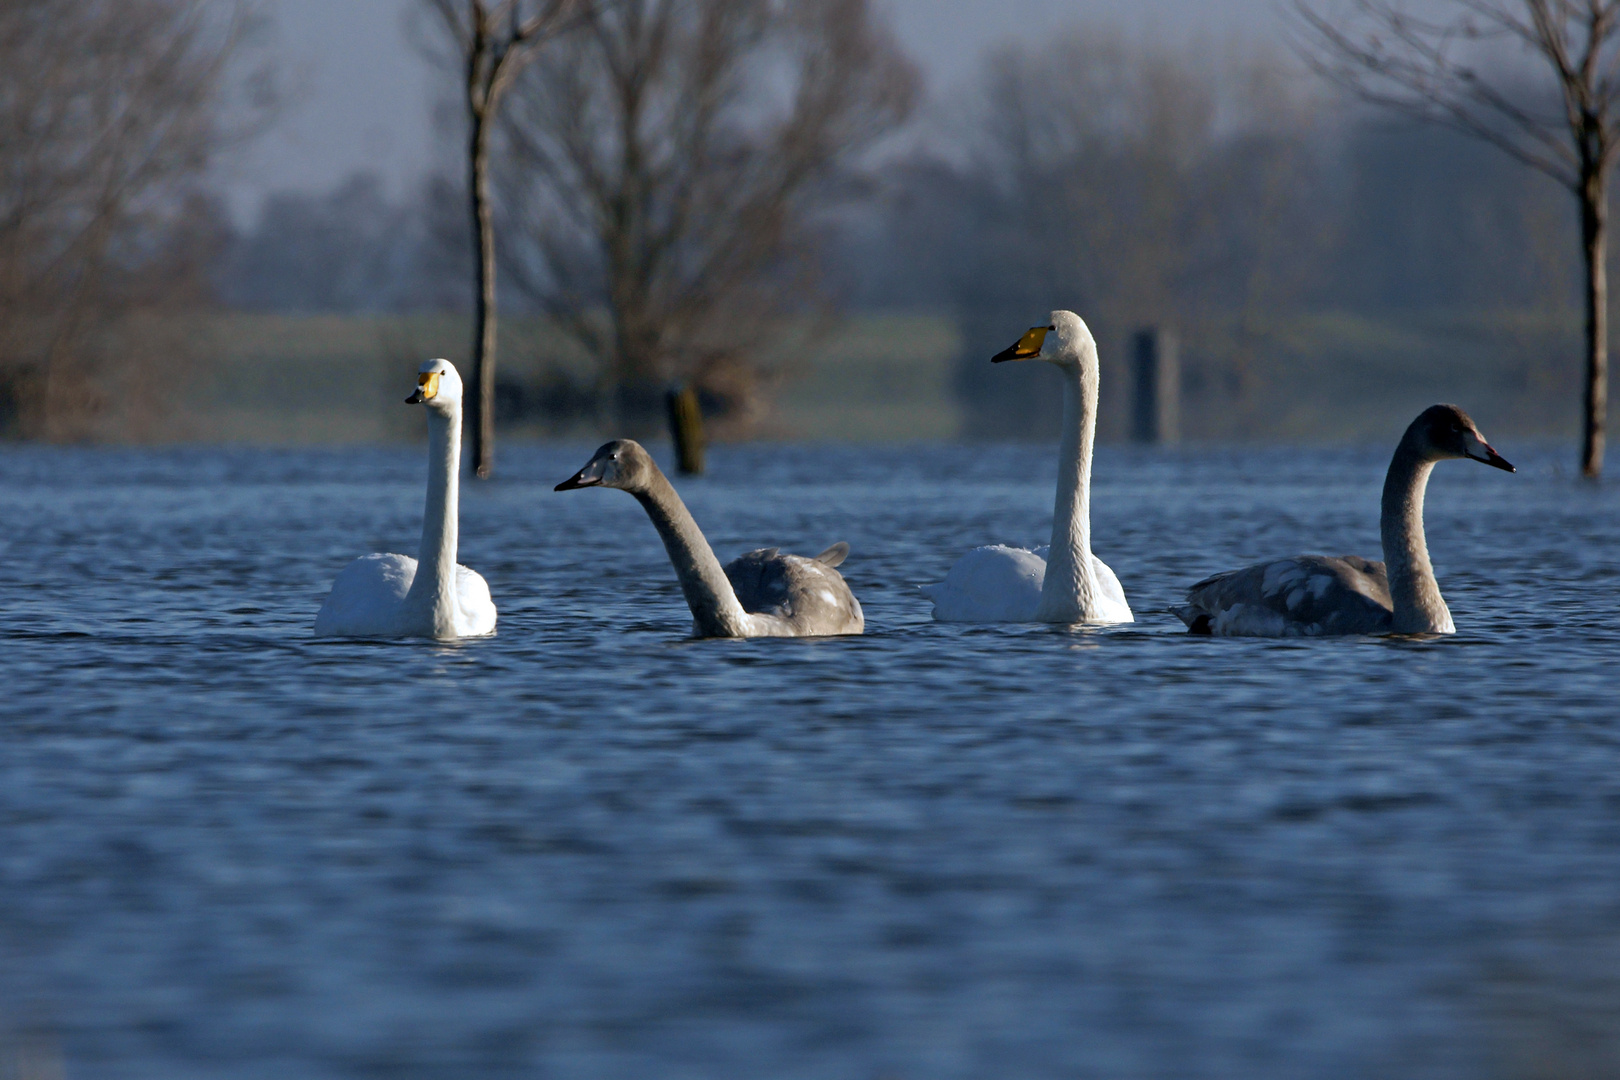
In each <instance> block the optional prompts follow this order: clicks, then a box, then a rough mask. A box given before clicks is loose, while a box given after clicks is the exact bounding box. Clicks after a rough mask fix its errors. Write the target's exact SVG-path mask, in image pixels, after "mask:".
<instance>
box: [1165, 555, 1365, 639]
mask: <svg viewBox="0 0 1620 1080" xmlns="http://www.w3.org/2000/svg"><path fill="white" fill-rule="evenodd" d="M1174 610H1175V613H1176V615H1177V616H1178V617H1180V619H1181V620H1182V621H1183V622H1185V623H1186V624H1187V627H1188V629H1190V630H1192V631H1194V632H1195V633H1208V634H1223V635H1230V636H1252V637H1317V636H1324V637H1326V636H1333V635H1339V634H1379V633H1386V632H1388V630H1389V626H1390V613H1391V605H1390V600H1389V582H1388V578H1387V577H1386V576H1385V573H1384V564H1383V563H1380V562H1373V561H1372V560H1370V559H1363V558H1361V557H1359V556H1355V555H1345V556H1340V557H1337V558H1335V557H1332V556H1326V555H1299V556H1296V557H1294V558H1292V559H1275V560H1273V561H1271V562H1263V563H1255V564H1254V565H1253V566H1247V567H1244V568H1243V569H1241V570H1232V571H1228V572H1227V573H1224V574H1215V575H1213V576H1211V577H1207V578H1205V579H1204V580H1203V581H1200V582H1198V583H1197V584H1195V585H1193V586H1192V588H1190V589H1188V590H1187V603H1186V604H1185V605H1184V606H1181V607H1178V608H1176V609H1174Z"/></svg>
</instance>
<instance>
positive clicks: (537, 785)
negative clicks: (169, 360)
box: [0, 446, 1620, 1080]
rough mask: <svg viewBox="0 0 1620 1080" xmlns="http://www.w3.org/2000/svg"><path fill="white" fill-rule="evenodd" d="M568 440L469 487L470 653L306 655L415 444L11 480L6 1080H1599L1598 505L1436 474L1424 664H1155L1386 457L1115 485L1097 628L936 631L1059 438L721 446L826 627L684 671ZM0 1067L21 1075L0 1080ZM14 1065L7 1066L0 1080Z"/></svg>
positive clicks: (644, 536)
mask: <svg viewBox="0 0 1620 1080" xmlns="http://www.w3.org/2000/svg"><path fill="white" fill-rule="evenodd" d="M590 449H591V448H590V447H584V446H575V447H545V448H532V447H531V448H524V447H508V448H505V449H503V454H502V457H501V461H500V466H501V475H500V479H499V480H497V481H495V482H492V483H489V484H480V485H475V486H473V487H471V488H469V490H468V491H467V492H466V497H465V501H464V505H463V518H462V541H463V546H462V561H464V562H465V563H467V564H468V565H470V566H472V567H474V568H475V569H477V570H479V571H480V572H482V573H483V574H484V575H485V577H486V578H487V579H488V580H489V583H490V586H491V589H492V591H493V593H494V596H495V599H496V603H497V604H498V606H499V608H500V613H501V614H500V629H499V633H498V635H497V636H496V637H494V638H493V639H489V640H483V641H477V642H469V643H464V644H459V645H449V646H446V645H435V644H430V643H386V644H367V643H329V642H316V641H312V640H311V639H310V637H309V626H310V623H311V621H312V619H313V617H314V614H315V611H316V609H317V608H318V607H319V605H320V601H321V599H322V597H323V595H324V592H325V589H326V588H327V587H328V585H329V584H330V582H331V579H332V577H333V576H334V575H335V574H336V572H337V571H338V570H339V569H340V568H341V567H342V566H343V565H344V563H345V562H346V561H347V560H348V559H350V558H353V557H355V556H358V555H361V554H364V553H365V552H368V551H373V550H393V551H404V552H407V553H412V552H414V550H415V545H416V542H417V537H418V533H419V529H420V514H421V501H422V486H423V483H424V477H425V465H424V462H423V460H422V451H421V450H420V448H401V449H398V450H372V451H330V452H291V451H277V452H270V451H246V450H243V451H218V450H202V449H177V450H163V451H142V452H128V451H110V450H68V449H39V448H16V447H13V448H7V449H6V450H4V452H3V453H0V462H3V464H4V469H3V470H0V522H3V523H4V525H3V527H0V641H3V644H4V649H5V658H6V663H5V669H4V675H5V681H4V689H3V692H0V721H3V722H0V822H3V826H4V831H3V833H0V836H3V838H4V842H3V844H0V1044H3V1045H10V1046H12V1047H21V1048H22V1050H19V1051H17V1053H18V1054H21V1056H22V1057H25V1058H28V1059H29V1060H33V1059H35V1058H40V1059H46V1058H52V1059H55V1058H59V1059H60V1062H61V1064H62V1065H63V1067H64V1068H65V1072H66V1075H67V1076H69V1077H73V1078H76V1080H78V1078H100V1077H115V1078H123V1077H143V1078H144V1077H152V1078H159V1077H161V1078H188V1077H230V1078H237V1077H241V1078H250V1077H251V1078H258V1077H264V1078H272V1077H274V1078H282V1077H289V1076H297V1077H305V1078H326V1077H332V1078H338V1077H344V1078H347V1077H375V1076H388V1077H469V1076H477V1077H507V1076H510V1077H536V1076H555V1077H569V1078H573V1077H590V1078H595V1077H604V1078H606V1077H625V1078H642V1077H660V1078H663V1077H671V1078H687V1077H690V1078H693V1080H697V1078H711V1077H739V1078H755V1077H773V1078H778V1077H779V1078H823V1077H824V1078H829V1080H832V1078H839V1080H843V1078H872V1080H877V1078H885V1080H898V1078H919V1080H932V1078H945V1080H951V1078H964V1080H965V1078H970V1077H986V1076H995V1077H1003V1078H1016V1077H1073V1076H1108V1077H1143V1078H1148V1077H1154V1078H1157V1077H1167V1076H1175V1077H1194V1078H1197V1077H1244V1078H1253V1077H1278V1078H1283V1077H1298V1076H1312V1077H1346V1078H1351V1077H1367V1076H1383V1077H1408V1076H1409V1077H1459V1078H1460V1077H1470V1078H1473V1077H1491V1076H1504V1077H1520V1076H1563V1077H1572V1076H1604V1075H1613V1074H1614V1073H1615V1072H1616V1071H1620V722H1617V718H1616V714H1617V711H1620V710H1617V708H1616V702H1617V700H1620V693H1617V688H1616V682H1617V671H1620V629H1617V613H1620V486H1615V485H1612V484H1611V485H1609V486H1607V487H1601V488H1594V487H1590V486H1588V485H1585V484H1583V483H1581V482H1579V481H1578V480H1576V479H1575V478H1573V477H1571V476H1570V475H1569V474H1568V470H1567V469H1566V468H1561V467H1560V466H1564V465H1567V462H1568V459H1570V458H1571V457H1572V454H1571V452H1570V451H1569V450H1568V449H1567V448H1565V447H1547V448H1530V449H1528V450H1523V449H1522V448H1516V447H1511V446H1503V447H1501V449H1502V450H1503V452H1504V453H1506V454H1507V455H1508V456H1509V457H1510V458H1513V459H1514V460H1515V461H1516V462H1518V463H1519V464H1520V466H1521V472H1520V474H1519V475H1516V476H1508V475H1506V474H1503V473H1501V472H1497V471H1495V470H1490V469H1485V468H1481V467H1478V466H1476V465H1473V464H1471V463H1467V462H1452V463H1446V464H1444V465H1442V466H1441V467H1440V468H1439V469H1438V470H1437V472H1436V476H1435V480H1434V483H1433V485H1432V486H1431V489H1430V498H1429V512H1428V520H1429V539H1430V546H1431V549H1432V551H1433V552H1434V556H1435V560H1436V564H1437V567H1438V570H1439V576H1440V581H1441V586H1442V588H1443V590H1444V591H1445V594H1446V597H1447V600H1448V601H1449V603H1450V605H1451V609H1452V612H1453V614H1454V616H1455V619H1456V623H1457V626H1458V628H1459V633H1458V634H1457V635H1455V636H1454V637H1451V638H1447V639H1441V640H1428V641H1414V640H1400V641H1397V640H1369V639H1347V640H1335V641H1280V642H1279V641H1229V640H1204V639H1191V638H1188V637H1187V636H1185V635H1184V634H1182V633H1180V629H1181V627H1180V624H1179V623H1178V622H1176V621H1175V620H1174V618H1173V617H1171V616H1169V615H1167V614H1163V609H1164V608H1166V607H1167V606H1168V605H1169V604H1171V603H1173V602H1175V601H1176V600H1177V599H1178V598H1179V594H1180V590H1181V589H1182V588H1184V587H1185V586H1186V585H1187V584H1188V583H1190V582H1192V581H1194V580H1196V579H1197V578H1199V577H1201V576H1203V575H1204V574H1206V573H1208V572H1211V571H1215V570H1219V569H1225V568H1230V567H1233V566H1236V565H1239V564H1241V563H1243V562H1247V561H1252V560H1254V559H1257V558H1261V557H1265V556H1269V555H1284V554H1292V553H1295V552H1299V551H1319V552H1327V553H1332V554H1338V553H1345V552H1350V553H1358V554H1366V555H1371V556H1376V555H1377V553H1378V533H1377V520H1376V514H1377V505H1378V491H1379V486H1380V484H1381V481H1382V474H1383V466H1384V464H1385V461H1386V460H1387V451H1380V452H1371V451H1368V452H1358V451H1328V450H1312V451H1297V450H1288V451H1282V450H1276V451H1258V450H1244V451H1237V450H1219V449H1213V450H1212V449H1185V450H1180V451H1173V452H1147V451H1127V450H1124V449H1120V448H1104V450H1103V452H1102V454H1101V457H1100V460H1099V462H1098V466H1097V476H1098V483H1097V487H1096V491H1095V494H1094V515H1095V517H1094V520H1095V533H1096V537H1097V549H1098V552H1099V554H1100V555H1102V557H1103V558H1105V559H1106V560H1107V561H1108V562H1109V563H1110V564H1111V565H1112V566H1113V567H1114V569H1115V571H1116V572H1117V573H1118V575H1119V577H1120V579H1121V581H1122V582H1123V583H1124V585H1125V588H1126V590H1127V593H1128V595H1129V597H1130V599H1131V602H1132V604H1133V605H1134V607H1135V608H1136V610H1137V613H1138V618H1139V620H1140V621H1139V622H1138V623H1137V624H1136V625H1134V626H1127V627H1115V628H1109V629H1106V630H1101V631H1097V630H1081V629H1072V630H1071V629H1065V628H1047V627H1036V626H1029V627H961V626H942V625H936V624H934V623H932V622H931V621H929V617H928V606H927V604H926V603H924V602H922V601H921V600H920V599H918V598H917V596H916V595H915V593H914V588H913V587H914V585H915V584H917V583H919V582H924V581H931V580H937V579H938V578H939V577H940V576H941V575H942V574H943V573H944V571H945V570H946V569H947V567H948V566H949V565H950V563H951V561H952V560H953V559H954V558H955V557H956V556H957V555H958V554H960V553H961V552H962V551H963V550H965V549H966V548H968V547H970V546H973V545H975V544H979V543H988V542H997V541H1001V542H1011V543H1023V544H1035V543H1040V542H1044V540H1045V538H1046V533H1047V531H1048V528H1049V522H1050V514H1051V501H1052V484H1053V480H1054V468H1053V464H1052V460H1051V458H1052V454H1051V450H1050V448H1047V447H999V448H982V447H981V448H960V447H922V448H882V447H879V448H817V447H738V448H725V447H722V448H719V449H716V450H714V451H712V452H711V454H712V456H711V475H710V476H708V477H706V478H704V479H701V480H695V481H684V482H682V483H681V484H680V487H681V490H682V491H683V493H684V494H685V495H686V497H687V499H688V501H689V503H690V505H691V507H692V509H693V511H694V513H695V514H696V516H697V518H698V520H699V522H700V523H701V524H702V525H703V526H704V527H705V529H706V530H707V531H708V535H709V537H710V539H711V540H712V541H713V543H714V545H715V547H716V549H717V550H718V552H719V553H720V554H721V556H722V557H723V558H728V557H730V556H731V555H733V554H736V553H738V552H740V551H743V550H746V549H748V548H751V547H756V546H762V545H778V544H779V545H781V546H782V547H784V548H785V549H786V550H791V551H799V552H802V553H806V554H809V553H813V552H816V551H820V550H821V549H822V548H824V547H826V546H827V545H828V544H830V543H832V542H834V541H836V540H847V541H849V542H850V543H851V545H852V546H853V549H854V552H853V554H852V555H851V557H850V560H849V561H848V562H847V563H846V564H845V566H844V570H845V572H846V573H847V575H848V577H849V579H850V581H851V584H852V585H853V587H854V589H855V591H856V593H857V595H858V596H859V597H860V598H861V600H862V602H863V604H864V605H865V608H866V613H867V625H868V633H867V635H866V636H865V637H862V638H851V639H839V640H826V641H749V642H726V641H710V642H698V641H691V640H688V639H687V638H686V635H687V633H688V632H689V630H690V618H689V616H688V615H687V613H686V611H685V608H684V606H683V604H682V602H681V598H680V593H679V590H678V588H677V586H676V584H675V581H674V578H673V574H672V573H671V571H670V569H669V566H668V563H667V561H666V560H665V558H664V555H663V552H662V549H661V547H660V546H659V544H658V541H657V538H656V535H655V534H654V532H653V530H652V528H651V526H650V525H649V524H648V522H647V520H646V518H645V515H644V514H643V512H642V511H641V510H640V508H639V507H638V506H637V505H636V504H635V502H634V501H633V500H632V499H630V498H629V497H627V496H625V495H623V494H621V493H618V492H605V491H581V492H570V493H563V494H556V493H553V492H552V491H551V490H550V488H551V486H552V485H553V484H555V483H556V482H557V481H558V480H560V479H562V478H563V477H565V476H567V475H569V474H570V473H571V472H572V471H573V470H574V469H576V468H578V467H579V465H580V464H582V463H583V462H584V460H585V459H586V457H587V456H588V455H589V452H590ZM13 1056H14V1057H15V1056H16V1055H13ZM4 1071H5V1066H0V1074H4Z"/></svg>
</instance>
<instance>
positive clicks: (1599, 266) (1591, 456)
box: [1576, 164, 1609, 479]
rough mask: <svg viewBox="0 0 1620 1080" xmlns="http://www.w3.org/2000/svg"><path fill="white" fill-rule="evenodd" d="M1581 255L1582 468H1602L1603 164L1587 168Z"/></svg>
mask: <svg viewBox="0 0 1620 1080" xmlns="http://www.w3.org/2000/svg"><path fill="white" fill-rule="evenodd" d="M1583 171H1585V172H1586V175H1585V176H1583V177H1582V178H1581V187H1580V190H1579V191H1578V192H1577V193H1576V194H1577V196H1578V197H1579V198H1580V201H1581V255H1582V257H1583V258H1584V259H1585V260H1586V341H1585V345H1586V398H1585V404H1586V415H1585V416H1584V417H1583V418H1582V419H1583V421H1584V436H1583V439H1582V441H1581V473H1582V474H1583V475H1585V476H1589V477H1592V478H1593V479H1596V478H1597V477H1598V476H1600V475H1602V473H1603V449H1604V428H1605V426H1606V425H1607V421H1608V416H1609V274H1608V269H1607V261H1608V254H1609V208H1608V190H1607V188H1608V182H1607V181H1608V174H1607V170H1605V169H1604V168H1603V167H1602V166H1601V165H1596V164H1594V166H1592V167H1591V168H1590V169H1589V170H1583Z"/></svg>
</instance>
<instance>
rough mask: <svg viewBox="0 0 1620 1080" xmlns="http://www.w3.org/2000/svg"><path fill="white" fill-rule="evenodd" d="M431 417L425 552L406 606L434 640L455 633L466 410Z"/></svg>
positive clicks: (431, 413) (432, 412)
mask: <svg viewBox="0 0 1620 1080" xmlns="http://www.w3.org/2000/svg"><path fill="white" fill-rule="evenodd" d="M427 414H428V487H427V503H426V505H425V506H424V507H423V510H422V547H421V549H420V550H419V551H418V552H417V556H416V577H415V579H413V580H412V581H411V589H410V592H408V593H406V594H405V607H406V608H407V609H410V610H416V611H420V612H421V613H422V615H423V616H424V618H426V619H427V620H429V621H431V623H432V629H433V633H434V635H435V636H438V637H454V636H455V633H456V543H457V541H458V539H459V533H460V520H461V486H460V485H461V408H460V407H459V406H457V407H456V408H454V409H452V410H451V412H450V415H448V416H446V415H444V414H442V413H440V412H438V411H436V410H434V409H429V410H428V411H427Z"/></svg>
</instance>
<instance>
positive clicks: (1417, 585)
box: [1378, 431, 1456, 634]
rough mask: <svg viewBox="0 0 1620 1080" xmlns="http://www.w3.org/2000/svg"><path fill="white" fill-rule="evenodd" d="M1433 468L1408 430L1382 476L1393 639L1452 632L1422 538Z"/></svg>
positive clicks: (1382, 517) (1382, 520) (1381, 528)
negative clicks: (1399, 636)
mask: <svg viewBox="0 0 1620 1080" xmlns="http://www.w3.org/2000/svg"><path fill="white" fill-rule="evenodd" d="M1434 465H1435V462H1434V459H1433V458H1431V457H1429V456H1428V455H1426V454H1424V453H1423V452H1422V451H1421V450H1420V449H1419V448H1418V446H1417V436H1416V435H1414V434H1413V433H1412V432H1411V431H1408V432H1407V434H1406V437H1405V438H1403V439H1402V440H1401V444H1400V446H1398V447H1396V448H1395V457H1394V458H1393V459H1392V460H1391V461H1390V463H1389V473H1388V474H1387V475H1386V476H1385V477H1384V498H1383V504H1382V506H1381V507H1380V511H1379V515H1378V531H1379V533H1380V534H1381V536H1382V539H1383V543H1384V566H1385V568H1386V569H1387V570H1388V572H1389V598H1390V601H1391V603H1392V605H1393V607H1394V609H1395V612H1394V620H1393V626H1392V629H1393V630H1394V631H1395V632H1396V633H1397V634H1450V633H1453V632H1454V631H1455V629H1456V628H1455V627H1454V626H1453V625H1452V622H1451V611H1450V610H1449V609H1448V608H1447V607H1446V602H1445V600H1444V599H1443V598H1442V597H1441V595H1440V584H1439V582H1437V581H1435V580H1434V566H1433V564H1432V563H1430V562H1429V545H1428V543H1427V541H1426V540H1425V539H1424V536H1423V495H1424V492H1425V491H1426V490H1427V489H1428V486H1429V474H1430V473H1432V472H1433V471H1434Z"/></svg>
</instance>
